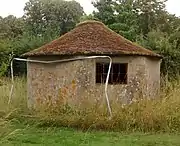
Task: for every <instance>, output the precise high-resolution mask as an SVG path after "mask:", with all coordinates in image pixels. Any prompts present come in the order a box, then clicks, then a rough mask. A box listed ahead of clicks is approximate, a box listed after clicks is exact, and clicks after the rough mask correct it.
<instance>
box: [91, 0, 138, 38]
mask: <svg viewBox="0 0 180 146" xmlns="http://www.w3.org/2000/svg"><path fill="white" fill-rule="evenodd" d="M93 5H94V7H95V8H97V10H98V11H97V12H93V14H94V17H97V18H98V19H99V20H101V21H102V22H104V23H105V24H106V25H107V26H108V27H110V28H111V29H112V30H114V31H115V32H117V33H119V34H121V35H123V36H124V37H126V38H127V39H129V40H132V41H135V40H136V35H137V29H138V25H137V23H138V20H137V17H138V14H137V13H136V11H134V8H133V0H126V1H125V0H99V1H96V2H94V3H93Z"/></svg>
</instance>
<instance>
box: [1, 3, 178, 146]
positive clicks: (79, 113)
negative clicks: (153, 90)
mask: <svg viewBox="0 0 180 146" xmlns="http://www.w3.org/2000/svg"><path fill="white" fill-rule="evenodd" d="M165 1H166V0H162V1H158V0H151V2H150V1H149V0H146V1H145V0H126V1H122V0H98V1H95V2H94V3H93V4H94V6H95V8H97V10H98V11H96V12H93V13H92V14H90V15H85V14H84V12H83V9H82V7H81V6H80V4H79V3H78V2H75V1H64V0H50V1H47V0H29V1H28V2H27V3H26V6H25V8H24V16H23V17H22V18H16V17H15V16H12V15H10V16H8V17H5V18H2V17H0V77H1V78H0V145H73V146H74V145H93V146H94V145H108V146H109V145H122V146H123V145H126V146H128V145H129V146H130V145H135V146H136V145H137V146H140V145H142V146H154V145H157V146H161V145H162V146H166V145H167V146H171V145H172V146H176V145H177V146H178V145H180V140H179V133H180V98H179V94H180V88H179V87H180V83H179V81H180V80H179V78H178V77H179V74H180V60H179V59H180V55H179V49H180V33H179V32H180V18H179V17H176V16H174V15H171V14H169V13H168V12H167V11H166V9H165ZM89 19H90V20H92V19H95V20H99V21H102V22H103V23H105V24H106V25H107V26H108V27H110V28H111V29H113V30H114V31H116V32H117V33H119V34H121V35H123V36H124V37H126V38H127V39H129V40H131V41H133V42H137V43H139V44H141V45H142V46H144V47H146V48H149V49H152V50H154V51H156V52H157V53H160V54H162V55H163V56H164V58H163V62H162V67H161V68H162V75H164V76H163V77H166V79H175V78H176V79H177V80H171V82H168V80H166V81H165V82H162V83H163V84H162V85H163V87H162V94H161V97H160V98H156V100H145V99H143V100H142V99H139V98H137V100H136V101H135V100H134V101H133V102H132V103H131V104H130V105H125V106H120V104H117V103H111V104H112V105H113V106H112V107H113V117H112V118H111V119H110V118H109V117H108V116H107V115H108V113H107V108H106V106H105V104H101V105H100V104H99V103H97V104H95V105H93V106H92V105H90V104H89V103H88V102H87V103H86V105H84V106H85V107H86V108H83V110H82V108H80V107H74V106H70V105H62V104H60V100H59V101H58V100H57V101H58V102H57V103H56V104H54V103H52V102H51V101H49V100H48V102H47V103H44V104H39V106H38V108H36V109H34V110H30V109H28V108H27V99H26V94H27V93H26V88H25V87H26V79H25V78H19V77H17V78H15V90H14V94H13V99H12V101H11V104H10V105H8V98H9V93H10V88H11V84H10V79H9V78H5V77H4V76H5V75H8V72H9V70H8V69H9V63H10V60H11V59H12V57H13V56H16V57H18V56H20V55H21V54H22V53H24V52H27V51H29V50H32V49H35V48H37V47H39V46H41V45H43V44H45V43H47V42H49V41H51V40H53V39H55V38H57V37H59V36H61V35H63V34H64V33H66V32H67V31H69V30H71V29H72V28H73V27H75V25H76V24H77V23H79V22H80V21H84V20H89ZM14 70H15V75H16V74H17V73H18V72H19V71H20V72H21V71H22V70H24V66H23V64H21V63H20V64H19V63H17V62H15V63H14ZM59 105H62V106H59ZM60 127H66V128H60ZM70 128H74V129H70ZM75 129H76V130H75ZM101 130H103V131H104V132H100V131H101ZM110 131H112V132H110ZM128 133H134V134H128ZM141 133H143V134H141ZM144 133H149V134H144Z"/></svg>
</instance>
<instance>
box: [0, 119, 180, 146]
mask: <svg viewBox="0 0 180 146" xmlns="http://www.w3.org/2000/svg"><path fill="white" fill-rule="evenodd" d="M179 136H180V135H177V134H153V135H152V134H141V133H134V134H125V133H115V132H92V131H91V132H82V131H77V130H73V129H69V128H52V127H51V128H37V127H33V126H32V125H31V126H29V125H22V124H20V123H18V124H14V125H11V128H10V129H9V133H8V134H4V135H1V133H0V145H22V146H27V145H28V146H30V145H39V146H40V145H47V146H48V145H53V146H112V145H114V146H119V145H121V146H179V144H180V139H179Z"/></svg>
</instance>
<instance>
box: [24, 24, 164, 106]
mask: <svg viewBox="0 0 180 146" xmlns="http://www.w3.org/2000/svg"><path fill="white" fill-rule="evenodd" d="M22 56H23V57H26V58H27V59H28V60H34V62H32V61H31V62H30V61H29V62H28V63H27V80H28V81H27V91H28V103H29V105H34V104H35V103H36V102H39V101H42V100H54V101H56V100H60V101H62V102H63V103H64V102H73V103H78V102H79V101H82V100H85V99H86V97H87V96H89V97H90V98H91V100H101V97H103V96H104V86H105V81H106V77H107V74H108V68H109V59H108V58H91V59H90V58H89V59H77V58H82V57H87V56H109V57H111V58H112V66H111V72H110V74H109V82H108V95H109V99H110V101H111V100H114V101H117V100H120V101H122V102H123V103H128V102H130V101H131V100H132V99H133V97H135V96H137V94H138V95H141V97H144V98H154V97H156V96H157V94H158V93H159V89H160V64H161V56H160V55H158V54H156V53H154V52H152V51H151V50H148V49H145V48H143V47H141V46H139V45H137V44H135V43H132V42H131V41H129V40H127V39H125V38H124V37H122V36H120V35H119V34H117V33H115V32H114V31H112V30H111V29H109V28H108V27H106V26H105V25H104V24H103V23H101V22H98V21H85V22H83V23H80V24H78V25H77V26H76V27H75V28H74V29H73V30H71V31H70V32H68V33H66V34H64V35H63V36H61V37H60V38H58V39H56V40H54V41H52V42H50V43H48V44H46V45H44V46H42V47H40V48H38V49H35V50H32V51H30V52H27V53H25V54H23V55H22ZM37 60H38V61H54V62H51V63H49V64H46V63H41V62H36V61H37ZM57 60H59V62H58V61H57ZM65 60H66V61H65ZM67 60H68V61H67Z"/></svg>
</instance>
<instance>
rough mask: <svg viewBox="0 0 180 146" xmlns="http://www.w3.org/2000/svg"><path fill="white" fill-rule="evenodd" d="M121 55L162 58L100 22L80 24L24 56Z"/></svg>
mask: <svg viewBox="0 0 180 146" xmlns="http://www.w3.org/2000/svg"><path fill="white" fill-rule="evenodd" d="M121 54H126V55H142V56H155V57H161V56H160V55H158V54H156V53H154V52H152V51H150V50H148V49H145V48H143V47H141V46H139V45H137V44H135V43H132V42H131V41H129V40H127V39H125V38H124V37H122V36H121V35H119V34H117V33H116V32H114V31H112V30H111V29H109V28H108V27H106V26H105V25H104V24H103V23H101V22H98V21H85V22H83V23H80V24H78V25H77V26H76V27H75V28H74V29H73V30H71V31H69V32H68V33H66V34H65V35H63V36H61V37H59V38H58V39H56V40H54V41H52V42H50V43H48V44H46V45H44V46H42V47H40V48H38V49H35V50H32V51H30V52H28V53H25V54H23V55H22V56H24V57H30V56H47V55H121Z"/></svg>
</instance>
